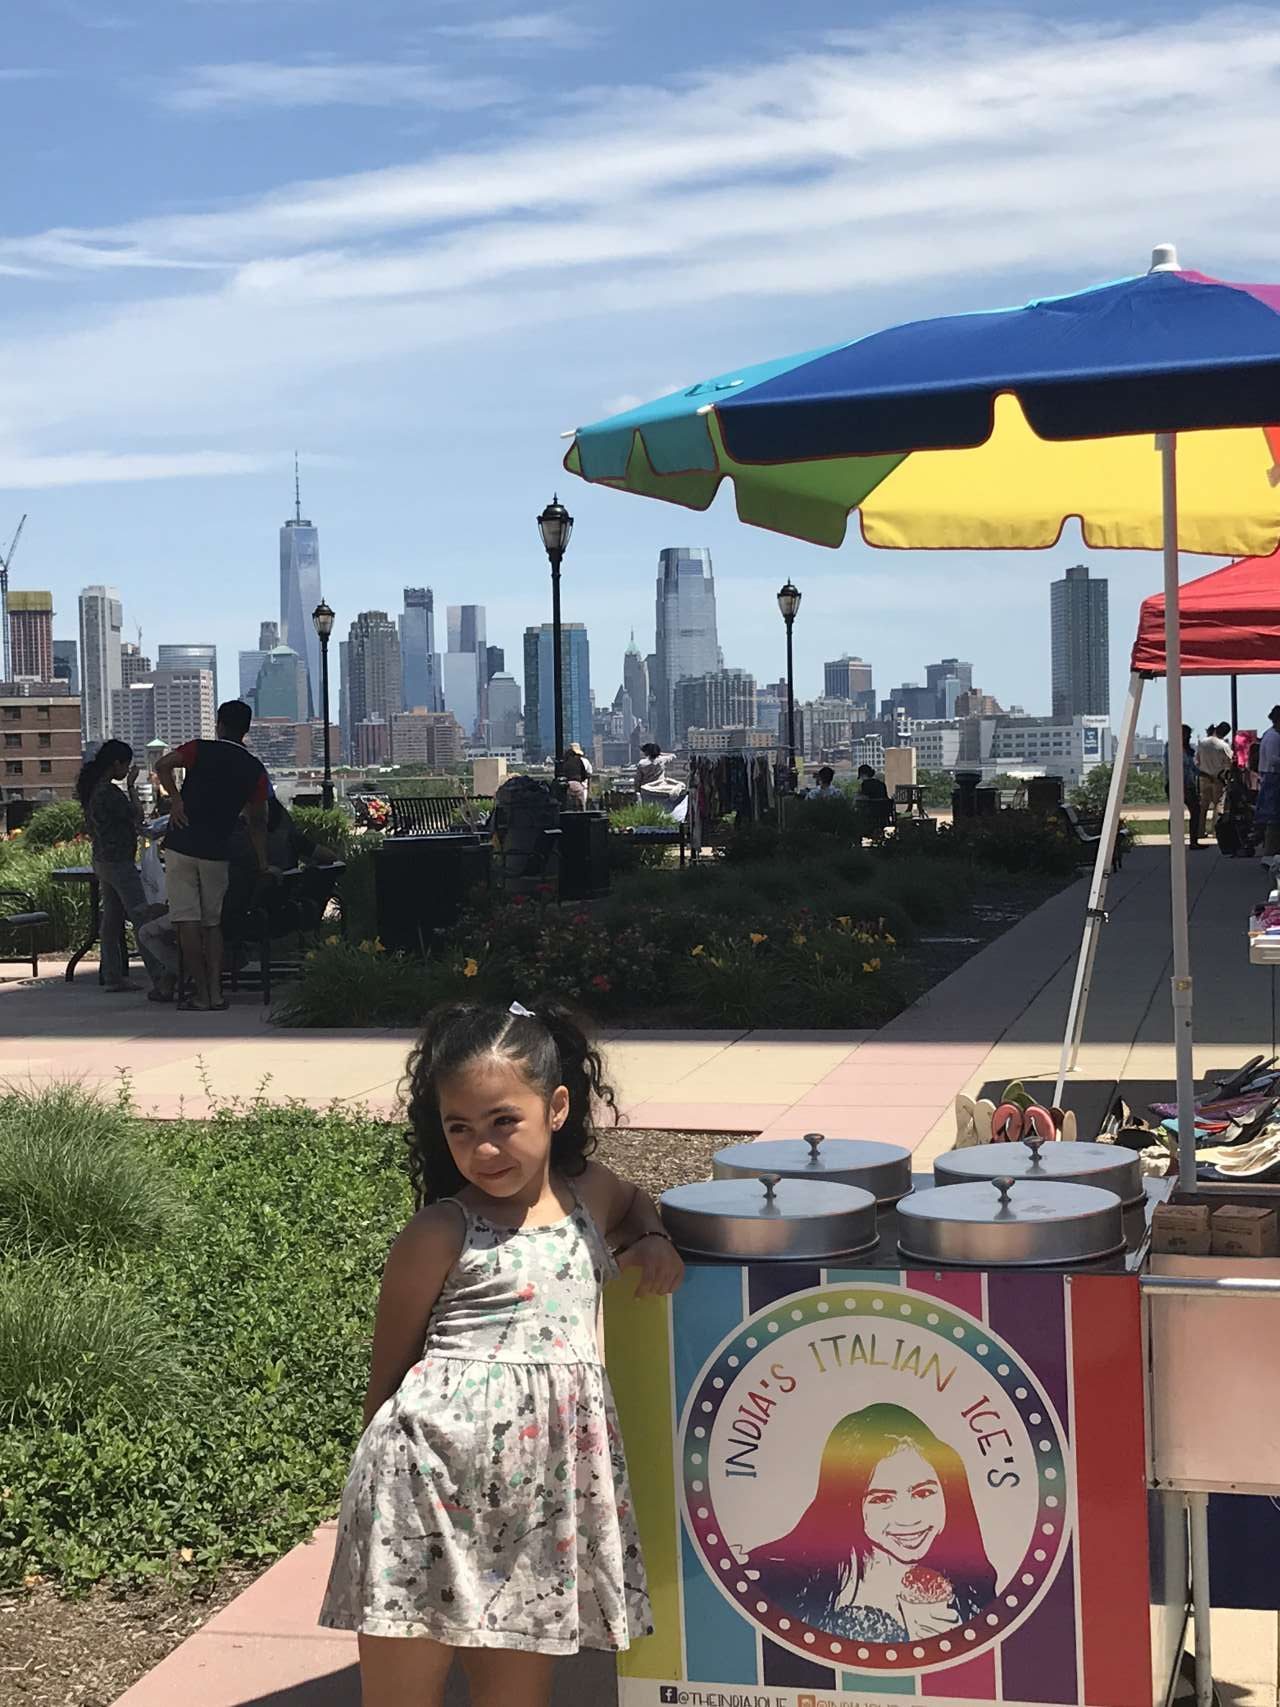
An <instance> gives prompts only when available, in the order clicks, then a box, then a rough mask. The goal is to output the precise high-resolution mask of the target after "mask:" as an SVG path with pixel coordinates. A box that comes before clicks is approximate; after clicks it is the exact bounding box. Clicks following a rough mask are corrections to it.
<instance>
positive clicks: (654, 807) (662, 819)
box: [609, 800, 676, 830]
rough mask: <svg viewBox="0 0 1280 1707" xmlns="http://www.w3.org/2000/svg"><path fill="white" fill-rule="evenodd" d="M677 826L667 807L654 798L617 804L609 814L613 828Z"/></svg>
mask: <svg viewBox="0 0 1280 1707" xmlns="http://www.w3.org/2000/svg"><path fill="white" fill-rule="evenodd" d="M675 827H676V826H675V825H673V823H672V821H671V814H670V813H669V812H668V811H667V809H666V808H665V807H664V806H659V805H658V804H657V803H656V802H655V801H652V800H637V801H636V802H635V803H634V804H633V805H631V806H615V807H614V809H613V811H612V812H610V814H609V828H610V829H611V830H639V829H648V830H670V829H674V828H675Z"/></svg>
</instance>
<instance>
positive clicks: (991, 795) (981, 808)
mask: <svg viewBox="0 0 1280 1707" xmlns="http://www.w3.org/2000/svg"><path fill="white" fill-rule="evenodd" d="M973 805H974V811H975V813H976V814H977V816H978V817H979V818H994V817H995V815H996V813H997V812H999V810H1000V790H999V789H998V788H979V789H975V790H974V795H973Z"/></svg>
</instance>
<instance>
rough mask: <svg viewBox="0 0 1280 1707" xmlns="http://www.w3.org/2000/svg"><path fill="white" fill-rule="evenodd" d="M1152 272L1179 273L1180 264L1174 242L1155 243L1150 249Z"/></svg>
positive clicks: (1180, 269)
mask: <svg viewBox="0 0 1280 1707" xmlns="http://www.w3.org/2000/svg"><path fill="white" fill-rule="evenodd" d="M1150 270H1151V271H1152V272H1153V273H1180V272H1181V271H1182V264H1181V262H1180V261H1179V260H1178V249H1177V245H1176V244H1174V243H1157V244H1156V246H1155V248H1154V249H1153V250H1152V251H1151V269H1150Z"/></svg>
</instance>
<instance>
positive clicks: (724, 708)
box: [673, 670, 756, 747]
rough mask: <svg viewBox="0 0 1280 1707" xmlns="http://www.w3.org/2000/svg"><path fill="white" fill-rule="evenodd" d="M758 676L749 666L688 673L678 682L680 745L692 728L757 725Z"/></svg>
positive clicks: (677, 736)
mask: <svg viewBox="0 0 1280 1707" xmlns="http://www.w3.org/2000/svg"><path fill="white" fill-rule="evenodd" d="M755 725H756V680H755V677H754V676H752V675H748V673H747V672H746V671H745V670H710V671H708V673H707V674H706V675H705V676H686V677H685V678H684V680H683V681H681V682H677V683H676V697H675V724H674V727H673V735H674V739H675V743H676V745H677V746H680V747H683V746H684V745H685V744H686V741H687V738H688V734H689V731H690V729H754V728H755Z"/></svg>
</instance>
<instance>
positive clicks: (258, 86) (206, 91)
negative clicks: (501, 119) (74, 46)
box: [160, 59, 509, 113]
mask: <svg viewBox="0 0 1280 1707" xmlns="http://www.w3.org/2000/svg"><path fill="white" fill-rule="evenodd" d="M508 94H509V90H508V87H507V85H506V84H505V83H503V82H502V81H501V80H500V79H498V78H496V77H457V76H454V75H453V74H451V73H449V72H447V71H440V70H437V69H435V68H434V67H432V66H429V65H422V64H413V63H410V64H399V63H396V64H392V63H390V62H382V61H376V60H373V61H370V60H365V61H355V62H350V61H348V62H343V61H339V60H323V59H314V60H303V61H300V62H299V63H297V64H280V63H274V62H271V61H266V60H247V61H242V62H239V63H235V64H229V65H197V66H194V67H192V69H191V70H190V71H188V72H186V73H185V74H184V75H183V77H182V79H181V81H180V82H178V83H177V84H175V85H173V86H171V87H169V88H167V89H165V90H163V91H162V93H161V95H160V100H161V102H162V104H163V105H164V106H167V107H171V108H172V109H174V111H176V112H188V113H203V112H213V111H223V110H226V109H228V108H247V107H338V106H347V107H386V106H410V107H422V106H431V107H436V108H442V109H444V110H445V111H449V112H458V111H463V110H466V109H470V108H475V107H488V106H493V105H495V104H496V103H498V102H499V101H502V100H505V99H506V98H507V96H508Z"/></svg>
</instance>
